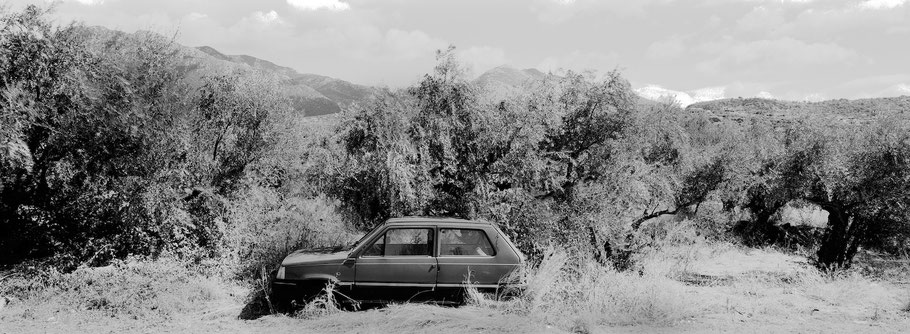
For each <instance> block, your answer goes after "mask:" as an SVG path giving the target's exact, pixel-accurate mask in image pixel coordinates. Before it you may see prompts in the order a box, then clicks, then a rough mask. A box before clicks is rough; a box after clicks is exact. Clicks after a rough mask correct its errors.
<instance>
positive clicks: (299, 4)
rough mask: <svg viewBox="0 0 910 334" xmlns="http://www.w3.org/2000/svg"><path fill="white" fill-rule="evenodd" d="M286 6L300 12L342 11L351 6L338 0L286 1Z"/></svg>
mask: <svg viewBox="0 0 910 334" xmlns="http://www.w3.org/2000/svg"><path fill="white" fill-rule="evenodd" d="M287 2H288V5H291V7H294V8H297V9H300V10H320V9H326V10H330V11H342V10H348V9H351V5H348V4H347V3H345V2H341V1H339V0H287Z"/></svg>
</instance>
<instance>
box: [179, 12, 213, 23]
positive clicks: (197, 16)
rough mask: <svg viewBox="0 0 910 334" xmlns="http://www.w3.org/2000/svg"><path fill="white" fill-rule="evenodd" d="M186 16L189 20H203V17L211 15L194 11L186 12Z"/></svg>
mask: <svg viewBox="0 0 910 334" xmlns="http://www.w3.org/2000/svg"><path fill="white" fill-rule="evenodd" d="M185 17H186V19H187V20H190V21H195V20H201V19H205V18H208V17H209V16H208V15H207V14H203V13H197V12H192V13H189V14H186V16H185Z"/></svg>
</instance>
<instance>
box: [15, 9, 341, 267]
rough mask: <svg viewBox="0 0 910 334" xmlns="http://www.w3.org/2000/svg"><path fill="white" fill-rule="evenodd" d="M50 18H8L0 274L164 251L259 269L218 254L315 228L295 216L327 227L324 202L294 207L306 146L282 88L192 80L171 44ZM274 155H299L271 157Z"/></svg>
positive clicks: (237, 74)
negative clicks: (253, 198)
mask: <svg viewBox="0 0 910 334" xmlns="http://www.w3.org/2000/svg"><path fill="white" fill-rule="evenodd" d="M45 14H46V12H45V11H44V10H41V9H39V8H38V7H34V6H30V7H27V8H26V9H25V10H24V11H23V12H20V13H9V14H6V15H4V16H3V18H2V19H0V43H2V51H0V75H2V80H0V92H2V97H3V99H2V104H0V110H2V117H0V122H2V125H3V127H2V133H0V139H2V142H0V148H2V149H0V235H2V236H0V249H2V252H3V253H2V256H0V258H2V261H3V262H4V263H7V262H12V263H14V262H17V261H20V260H21V259H23V258H34V257H45V256H53V257H55V259H56V260H55V261H56V262H57V264H59V265H62V266H63V267H64V268H70V269H72V268H75V267H77V266H79V265H80V264H89V265H103V264H105V263H107V262H109V261H110V260H112V259H117V258H124V257H126V256H128V255H129V254H145V255H159V254H165V253H169V254H175V255H177V256H179V257H181V258H184V259H190V260H194V261H202V260H204V259H206V258H211V257H218V256H222V255H223V256H226V257H227V258H230V259H235V260H236V259H240V260H241V261H253V260H252V259H251V258H250V257H251V256H254V255H250V254H246V255H243V256H238V255H237V254H234V253H233V252H234V251H235V250H234V249H231V250H224V247H225V246H226V245H228V244H230V245H233V246H237V247H239V248H240V251H241V252H256V251H257V250H251V249H255V248H256V247H259V246H260V245H259V244H256V245H250V244H249V242H246V243H244V242H243V241H241V240H249V239H252V240H255V242H259V243H263V244H265V243H268V242H272V241H273V240H272V239H270V237H269V234H267V233H266V232H267V231H269V230H268V228H270V227H276V224H278V225H281V224H285V225H286V227H285V228H284V229H282V231H285V232H288V231H289V230H294V229H295V228H296V229H300V228H304V227H307V228H308V225H300V226H297V225H299V224H300V222H299V220H298V219H306V218H308V217H305V216H295V214H296V215H299V214H304V215H306V214H310V213H318V214H320V215H322V217H323V218H325V217H328V216H329V214H328V213H325V211H324V210H323V209H325V208H331V207H332V205H330V204H318V205H315V206H313V205H301V202H300V201H301V200H302V199H300V198H297V196H311V195H312V194H311V193H310V194H301V193H299V192H298V191H297V188H300V187H305V186H302V185H301V184H300V182H296V181H292V180H291V179H289V178H290V177H291V176H294V177H299V174H301V173H302V172H301V168H299V167H297V166H295V165H296V163H297V162H298V161H299V160H296V159H298V158H301V154H300V152H297V151H294V152H290V151H289V150H288V147H292V146H296V145H299V144H300V142H299V141H296V139H295V138H293V131H297V130H299V129H298V128H294V127H293V126H294V125H295V124H297V122H296V118H299V117H295V115H293V114H292V113H291V108H290V101H289V100H288V98H287V97H286V96H284V95H282V94H281V93H280V90H279V89H277V87H278V86H277V84H276V80H275V79H274V78H271V77H269V76H267V75H264V74H261V73H258V72H254V71H241V70H233V71H231V70H218V69H215V70H211V71H209V72H205V73H203V75H201V78H200V77H197V76H195V75H194V76H190V75H187V73H185V72H182V70H181V68H182V67H181V66H180V64H181V63H180V61H181V57H182V54H181V52H182V51H181V49H180V48H179V47H178V46H177V45H176V44H175V43H174V42H173V41H171V40H168V39H166V38H163V37H161V36H158V35H155V34H153V33H143V32H140V33H136V34H131V35H130V34H124V33H120V32H110V31H107V30H104V29H96V28H85V27H81V26H79V25H69V26H65V27H56V26H54V25H53V24H51V23H50V22H49V21H48V20H47V19H46V17H45ZM280 153H294V154H288V155H282V157H281V158H270V159H266V158H265V157H266V156H268V155H272V156H277V155H279V154H280ZM295 173H296V174H295ZM257 191H258V192H261V193H268V194H270V195H269V196H271V198H273V199H276V201H277V202H278V203H264V202H253V203H254V204H255V205H258V207H255V208H253V207H250V205H251V204H250V203H251V202H250V201H249V198H246V197H244V196H248V195H250V194H251V192H252V194H253V195H255V194H256V193H257ZM320 203H321V202H320ZM272 205H278V206H279V207H288V206H290V207H294V208H295V209H292V210H289V211H284V210H278V211H277V212H276V213H275V214H276V215H277V216H275V217H272V218H262V219H252V221H245V220H244V219H248V218H251V216H250V214H247V215H244V214H238V212H244V210H246V211H256V210H264V209H265V208H270V207H271V206H272ZM238 208H243V209H238ZM320 210H323V211H320ZM325 210H331V209H325ZM276 221H280V222H281V223H277V222H276ZM260 223H261V224H262V225H261V226H259V227H256V228H251V227H250V226H249V224H260ZM327 224H330V225H332V226H337V225H340V223H339V222H338V221H337V220H332V221H330V222H328V223H327ZM264 233H265V235H262V234H264ZM321 237H322V235H321V234H320V235H319V236H314V235H313V234H298V235H295V236H293V237H292V238H294V240H295V245H303V244H318V243H320V242H321V241H319V240H322V239H320V238H321ZM288 247H290V245H288ZM271 259H274V256H272V257H271ZM231 263H232V265H234V267H235V268H240V267H242V265H239V264H236V262H231ZM257 263H258V262H257ZM238 270H241V269H238Z"/></svg>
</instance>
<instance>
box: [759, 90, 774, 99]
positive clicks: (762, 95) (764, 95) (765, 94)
mask: <svg viewBox="0 0 910 334" xmlns="http://www.w3.org/2000/svg"><path fill="white" fill-rule="evenodd" d="M755 97H760V98H763V99H774V98H775V97H774V95H773V94H771V93H769V92H766V91H760V92H758V94H755Z"/></svg>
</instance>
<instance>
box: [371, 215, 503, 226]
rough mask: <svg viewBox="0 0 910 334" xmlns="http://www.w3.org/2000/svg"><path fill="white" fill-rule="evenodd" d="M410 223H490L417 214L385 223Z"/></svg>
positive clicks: (487, 223)
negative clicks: (419, 215) (418, 215)
mask: <svg viewBox="0 0 910 334" xmlns="http://www.w3.org/2000/svg"><path fill="white" fill-rule="evenodd" d="M412 223H430V224H434V223H446V224H479V225H491V223H489V222H485V221H477V220H467V219H460V218H451V217H417V216H408V217H399V218H390V219H389V220H387V221H386V224H412Z"/></svg>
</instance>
